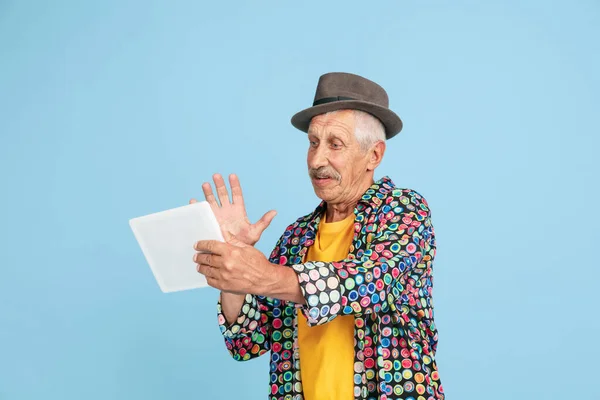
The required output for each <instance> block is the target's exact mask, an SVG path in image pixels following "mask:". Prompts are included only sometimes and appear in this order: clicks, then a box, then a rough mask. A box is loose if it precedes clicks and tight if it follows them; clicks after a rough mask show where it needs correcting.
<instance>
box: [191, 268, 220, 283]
mask: <svg viewBox="0 0 600 400" xmlns="http://www.w3.org/2000/svg"><path fill="white" fill-rule="evenodd" d="M196 270H197V271H198V272H199V273H201V274H202V275H204V276H205V277H206V279H207V280H216V279H218V277H219V270H218V269H217V268H213V267H211V266H210V265H206V264H198V266H197V267H196Z"/></svg>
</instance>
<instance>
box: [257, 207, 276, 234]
mask: <svg viewBox="0 0 600 400" xmlns="http://www.w3.org/2000/svg"><path fill="white" fill-rule="evenodd" d="M276 215H277V211H275V210H271V211H269V212H267V213H266V214H265V215H263V216H262V218H261V219H259V220H258V221H257V222H256V224H254V225H255V226H256V228H257V229H258V233H259V236H260V235H262V233H263V232H264V231H265V229H267V227H268V226H269V225H271V221H273V218H275V216H276Z"/></svg>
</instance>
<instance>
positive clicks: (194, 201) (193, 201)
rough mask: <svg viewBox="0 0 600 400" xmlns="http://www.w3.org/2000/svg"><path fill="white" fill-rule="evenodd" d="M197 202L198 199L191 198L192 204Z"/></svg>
mask: <svg viewBox="0 0 600 400" xmlns="http://www.w3.org/2000/svg"><path fill="white" fill-rule="evenodd" d="M197 202H198V200H196V199H191V200H190V204H194V203H197Z"/></svg>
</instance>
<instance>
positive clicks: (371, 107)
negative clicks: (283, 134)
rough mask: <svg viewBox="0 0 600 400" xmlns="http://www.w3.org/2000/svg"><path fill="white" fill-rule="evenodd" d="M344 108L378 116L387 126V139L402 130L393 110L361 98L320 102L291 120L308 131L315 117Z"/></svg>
mask: <svg viewBox="0 0 600 400" xmlns="http://www.w3.org/2000/svg"><path fill="white" fill-rule="evenodd" d="M344 109H352V110H360V111H364V112H367V113H369V114H372V115H373V116H375V117H377V118H378V119H379V120H380V121H381V123H382V124H383V126H384V127H385V137H386V139H391V138H392V137H394V136H396V135H397V134H398V133H399V132H400V131H401V130H402V120H401V119H400V117H399V116H398V115H396V113H394V112H393V111H392V110H390V109H389V108H385V107H381V106H380V105H377V104H374V103H369V102H367V101H361V100H339V101H335V102H332V103H325V104H319V105H317V106H313V107H309V108H307V109H304V110H302V111H300V112H298V113H296V114H295V115H294V116H293V117H292V121H291V122H292V125H293V126H294V127H295V128H297V129H299V130H301V131H302V132H308V127H309V125H310V121H311V120H312V119H313V117H315V116H317V115H320V114H325V113H328V112H330V111H337V110H344Z"/></svg>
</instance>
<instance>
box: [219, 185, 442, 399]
mask: <svg viewBox="0 0 600 400" xmlns="http://www.w3.org/2000/svg"><path fill="white" fill-rule="evenodd" d="M325 207H326V205H325V203H324V202H323V203H321V204H320V205H319V206H318V207H317V208H316V210H315V211H314V212H312V213H311V214H309V215H307V216H305V217H302V218H299V219H298V220H297V221H296V222H295V223H293V224H292V225H290V226H289V227H288V228H287V229H286V230H285V232H284V233H283V235H282V236H281V238H280V239H279V241H278V242H277V244H276V246H275V248H274V250H273V251H272V253H271V255H270V261H271V262H272V263H276V264H281V265H286V266H289V267H291V268H292V269H293V270H294V271H295V272H296V274H297V276H298V282H299V284H300V288H301V290H302V293H303V295H304V297H305V299H306V305H299V304H294V303H291V302H282V301H280V300H277V299H272V298H267V297H263V296H254V295H247V296H246V298H245V301H244V305H243V306H242V310H241V312H240V315H239V317H238V319H237V320H236V321H235V322H234V323H233V324H231V325H230V326H227V323H226V321H225V316H224V315H223V314H222V311H221V304H220V303H219V304H218V305H217V311H218V313H217V315H218V322H219V327H220V329H221V332H222V333H223V337H224V339H225V345H226V347H227V349H228V350H229V352H230V354H231V355H232V357H233V358H234V359H236V360H238V361H246V360H250V359H252V358H255V357H258V356H261V355H263V354H265V353H268V352H270V373H269V376H270V381H269V394H268V397H269V399H272V400H275V399H277V400H280V399H294V400H301V399H303V395H302V377H301V371H300V358H299V351H298V339H297V329H296V324H297V321H298V320H297V313H298V312H302V313H304V315H305V317H306V319H307V321H308V324H309V325H311V326H314V325H320V324H325V323H327V322H329V321H331V320H333V319H334V318H336V317H337V316H338V315H353V316H354V318H355V337H354V343H355V346H354V347H355V349H354V350H355V360H354V361H355V362H354V396H355V398H357V399H359V398H360V399H425V400H434V399H435V400H443V399H444V390H443V387H442V385H441V382H440V378H439V372H438V368H437V364H436V361H435V351H436V347H437V341H438V338H437V329H436V327H435V324H434V319H433V301H432V298H431V293H432V288H433V276H432V268H433V260H434V257H435V252H436V245H435V234H434V229H433V226H432V224H431V218H430V211H429V207H428V205H427V202H426V201H425V199H424V198H423V197H422V196H421V195H420V194H419V193H417V192H415V191H414V190H410V189H400V188H396V187H395V185H394V183H393V182H392V181H391V179H389V178H388V177H384V178H382V179H381V180H379V181H377V182H375V183H374V184H373V185H372V186H371V187H370V188H369V189H368V190H367V191H366V192H365V193H364V195H363V196H362V199H361V200H360V201H359V203H358V204H357V206H356V209H355V211H354V213H355V224H354V229H355V233H354V238H353V242H352V245H351V247H350V249H349V254H348V257H347V259H346V260H343V261H340V262H319V261H314V262H304V263H303V262H302V260H303V257H304V255H305V254H306V252H307V250H308V248H309V247H310V246H311V245H312V244H313V243H314V239H315V236H316V232H317V229H318V226H319V222H320V216H321V215H322V213H323V211H324V210H325Z"/></svg>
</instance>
